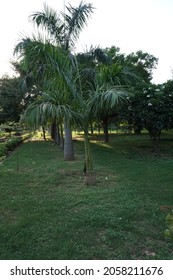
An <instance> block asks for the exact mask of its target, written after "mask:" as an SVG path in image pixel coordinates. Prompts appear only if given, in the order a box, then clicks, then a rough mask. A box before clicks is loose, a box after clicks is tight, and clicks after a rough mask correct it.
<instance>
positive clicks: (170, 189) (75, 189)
mask: <svg viewBox="0 0 173 280" xmlns="http://www.w3.org/2000/svg"><path fill="white" fill-rule="evenodd" d="M74 144H75V154H76V160H75V161H73V162H65V161H63V152H62V150H60V149H59V148H58V147H57V146H56V145H54V144H53V143H52V142H50V141H47V142H45V141H37V140H34V141H28V142H26V143H24V144H22V145H21V146H20V147H18V148H17V149H16V150H15V151H14V152H12V153H11V155H10V156H9V157H8V158H7V159H6V160H5V161H4V163H3V164H1V165H0V189H1V196H0V259H33V260H34V259H47V260H49V259H59V260H60V259H68V260H71V259H74V260H77V259H85V260H87V259H89V260H92V259H93V260H94V259H119V260H122V259H129V260H130V259H139V260H140V259H156V260H157V259H173V241H170V240H166V239H165V237H164V231H165V229H166V224H165V218H166V215H167V213H169V212H171V211H172V209H173V172H172V170H173V135H167V134H165V135H163V136H162V141H161V152H160V153H159V155H156V154H154V153H153V152H152V147H151V143H150V139H149V137H148V135H142V136H135V135H114V136H112V137H111V139H110V143H109V144H104V143H103V141H102V136H93V137H92V146H91V149H92V153H93V161H94V169H95V173H96V178H97V181H96V185H95V186H88V187H87V186H85V185H84V183H83V181H84V178H83V174H82V169H83V163H84V151H83V142H82V139H81V136H79V140H78V141H77V142H75V143H74ZM165 206H166V207H165ZM167 206H168V207H167ZM169 206H170V207H169ZM171 207H172V209H171Z"/></svg>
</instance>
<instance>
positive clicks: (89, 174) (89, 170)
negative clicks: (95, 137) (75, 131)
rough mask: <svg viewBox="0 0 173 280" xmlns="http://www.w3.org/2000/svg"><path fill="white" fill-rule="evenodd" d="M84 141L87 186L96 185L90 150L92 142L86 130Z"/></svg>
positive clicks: (85, 181)
mask: <svg viewBox="0 0 173 280" xmlns="http://www.w3.org/2000/svg"><path fill="white" fill-rule="evenodd" d="M84 139H85V166H84V168H85V180H84V183H85V184H86V185H94V184H95V181H96V178H95V175H94V173H93V163H92V157H91V150H90V142H89V137H88V130H84Z"/></svg>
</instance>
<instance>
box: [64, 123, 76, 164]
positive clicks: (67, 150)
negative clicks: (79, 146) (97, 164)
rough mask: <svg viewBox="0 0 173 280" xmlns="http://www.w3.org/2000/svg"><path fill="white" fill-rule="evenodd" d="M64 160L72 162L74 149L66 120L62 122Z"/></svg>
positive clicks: (70, 131)
mask: <svg viewBox="0 0 173 280" xmlns="http://www.w3.org/2000/svg"><path fill="white" fill-rule="evenodd" d="M64 133H65V141H64V160H74V148H73V140H72V130H71V127H70V124H69V122H68V121H67V120H65V121H64Z"/></svg>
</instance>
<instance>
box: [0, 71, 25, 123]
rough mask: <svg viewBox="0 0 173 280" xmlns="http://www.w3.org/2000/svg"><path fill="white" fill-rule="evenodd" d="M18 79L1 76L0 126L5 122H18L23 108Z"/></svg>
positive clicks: (22, 96)
mask: <svg viewBox="0 0 173 280" xmlns="http://www.w3.org/2000/svg"><path fill="white" fill-rule="evenodd" d="M19 83H20V78H17V77H15V78H10V77H8V76H3V77H2V78H1V79H0V124H1V123H5V122H7V121H10V122H11V121H15V122H18V121H19V118H20V114H21V113H22V112H23V110H24V108H25V102H24V95H25V93H24V92H23V91H22V90H21V88H20V86H19Z"/></svg>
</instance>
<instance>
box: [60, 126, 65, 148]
mask: <svg viewBox="0 0 173 280" xmlns="http://www.w3.org/2000/svg"><path fill="white" fill-rule="evenodd" d="M60 147H61V148H62V150H64V132H63V125H62V123H60Z"/></svg>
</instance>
